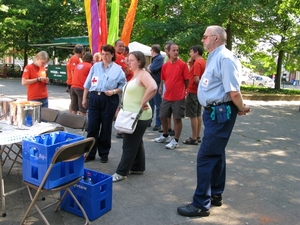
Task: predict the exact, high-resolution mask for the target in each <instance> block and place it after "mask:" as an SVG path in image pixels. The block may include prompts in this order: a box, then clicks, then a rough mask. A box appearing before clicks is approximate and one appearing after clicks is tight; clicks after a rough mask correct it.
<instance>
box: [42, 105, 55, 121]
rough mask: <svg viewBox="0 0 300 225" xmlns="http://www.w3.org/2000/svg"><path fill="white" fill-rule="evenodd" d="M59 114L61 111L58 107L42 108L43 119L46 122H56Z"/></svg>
mask: <svg viewBox="0 0 300 225" xmlns="http://www.w3.org/2000/svg"><path fill="white" fill-rule="evenodd" d="M58 115H59V111H58V110H56V109H50V108H44V107H43V108H42V109H41V120H42V121H46V122H55V121H56V119H57V117H58Z"/></svg>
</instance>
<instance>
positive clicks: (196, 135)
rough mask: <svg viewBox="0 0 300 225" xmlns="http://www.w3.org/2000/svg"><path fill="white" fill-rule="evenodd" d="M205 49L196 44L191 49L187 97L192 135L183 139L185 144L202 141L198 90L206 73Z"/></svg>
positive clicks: (187, 114) (196, 143)
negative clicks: (203, 56) (191, 62)
mask: <svg viewBox="0 0 300 225" xmlns="http://www.w3.org/2000/svg"><path fill="white" fill-rule="evenodd" d="M202 54H203V49H202V48H201V46H199V45H195V46H193V47H191V49H190V57H191V58H190V60H191V61H193V62H194V63H193V64H192V65H190V72H189V76H190V81H189V85H188V88H187V96H186V99H185V104H186V105H185V108H186V112H185V113H186V114H185V115H186V116H187V117H190V119H191V128H192V136H191V137H189V138H187V139H186V140H185V141H183V144H187V145H198V143H200V142H201V139H200V131H201V124H202V117H201V107H202V106H201V105H200V103H199V101H198V97H197V90H198V84H199V81H200V79H201V77H202V74H203V73H204V70H205V66H206V61H205V59H203V58H202Z"/></svg>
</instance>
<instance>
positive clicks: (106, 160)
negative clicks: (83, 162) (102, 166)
mask: <svg viewBox="0 0 300 225" xmlns="http://www.w3.org/2000/svg"><path fill="white" fill-rule="evenodd" d="M100 162H102V163H107V162H108V158H101V159H100Z"/></svg>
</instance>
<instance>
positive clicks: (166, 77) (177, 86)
mask: <svg viewBox="0 0 300 225" xmlns="http://www.w3.org/2000/svg"><path fill="white" fill-rule="evenodd" d="M188 79H189V69H188V66H187V65H186V63H185V62H183V61H182V60H180V59H178V60H177V61H176V62H175V63H171V61H168V62H166V63H165V64H163V66H162V69H161V80H163V81H164V82H165V87H166V91H165V93H164V97H163V98H164V99H165V100H167V101H179V100H182V99H184V98H185V91H186V87H185V80H188Z"/></svg>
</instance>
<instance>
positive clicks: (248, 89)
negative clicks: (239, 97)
mask: <svg viewBox="0 0 300 225" xmlns="http://www.w3.org/2000/svg"><path fill="white" fill-rule="evenodd" d="M241 92H242V93H243V94H281V95H300V90H294V89H279V90H278V89H273V88H266V87H255V86H244V85H242V86H241Z"/></svg>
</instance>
